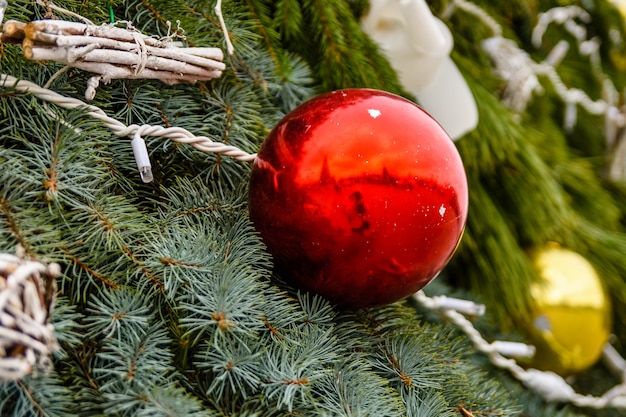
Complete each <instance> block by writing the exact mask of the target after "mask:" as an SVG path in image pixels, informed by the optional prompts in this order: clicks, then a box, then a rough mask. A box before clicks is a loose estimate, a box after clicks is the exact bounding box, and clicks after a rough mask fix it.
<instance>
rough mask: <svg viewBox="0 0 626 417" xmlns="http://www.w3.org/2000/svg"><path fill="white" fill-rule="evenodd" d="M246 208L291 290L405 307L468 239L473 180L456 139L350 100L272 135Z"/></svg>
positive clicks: (305, 108)
mask: <svg viewBox="0 0 626 417" xmlns="http://www.w3.org/2000/svg"><path fill="white" fill-rule="evenodd" d="M249 203H250V218H251V220H252V222H253V223H254V226H255V228H256V229H257V230H258V232H259V233H260V234H261V237H262V239H263V241H264V243H265V244H266V245H267V248H268V250H269V252H270V253H271V254H272V255H273V257H274V262H275V267H276V270H277V272H278V273H279V274H280V275H281V276H282V277H283V278H284V279H286V280H288V281H290V282H293V283H295V284H296V286H298V288H302V289H304V290H307V291H311V292H314V293H317V294H320V295H322V296H324V297H325V298H327V299H329V300H330V301H331V302H334V303H335V304H337V305H340V306H344V307H370V306H375V305H382V304H387V303H391V302H394V301H397V300H400V299H402V298H405V297H407V296H408V295H410V294H412V293H414V292H415V291H417V290H419V289H420V288H422V287H424V286H425V285H426V284H428V283H429V282H430V281H431V280H432V279H433V278H434V277H435V276H436V275H437V274H438V273H439V272H440V271H441V270H442V269H443V268H444V266H445V265H446V264H447V263H448V261H449V260H450V258H451V257H452V255H453V253H454V251H455V249H456V247H457V245H458V242H459V240H460V238H461V235H462V233H463V230H464V228H465V222H466V219H467V209H468V191H467V178H466V175H465V170H464V167H463V163H462V161H461V157H460V156H459V153H458V151H457V149H456V147H455V146H454V143H453V142H452V140H451V139H450V137H449V136H448V135H447V134H446V132H445V131H444V129H443V128H442V127H441V126H440V125H439V124H438V123H437V122H436V121H435V120H434V119H433V118H432V117H431V116H429V115H428V114H427V113H426V112H424V111H423V110H422V109H421V108H419V107H418V106H417V105H415V104H414V103H412V102H410V101H409V100H406V99H404V98H402V97H399V96H396V95H393V94H390V93H386V92H383V91H378V90H372V89H360V88H359V89H356V88H355V89H346V90H339V91H334V92H330V93H326V94H322V95H320V96H318V97H316V98H313V99H311V100H309V101H308V102H306V103H304V104H302V105H300V106H299V107H297V108H296V109H294V110H293V111H292V112H290V113H289V114H287V115H286V116H285V117H284V118H283V119H282V120H281V121H280V122H279V123H278V124H277V125H276V126H275V128H274V129H273V130H272V131H271V133H270V134H269V136H268V137H267V139H266V140H265V142H264V143H263V145H262V146H261V149H260V150H259V153H258V156H257V158H256V160H255V162H254V167H253V169H252V174H251V177H250V193H249Z"/></svg>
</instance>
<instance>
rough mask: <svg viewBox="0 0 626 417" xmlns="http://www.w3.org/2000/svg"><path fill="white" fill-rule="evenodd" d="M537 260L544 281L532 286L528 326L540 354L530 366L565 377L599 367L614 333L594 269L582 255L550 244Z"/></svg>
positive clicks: (603, 291) (537, 267) (603, 292)
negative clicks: (532, 305)
mask: <svg viewBox="0 0 626 417" xmlns="http://www.w3.org/2000/svg"><path fill="white" fill-rule="evenodd" d="M533 261H534V265H535V268H536V269H537V272H538V273H539V276H540V280H539V282H538V283H536V284H535V285H533V287H532V297H533V301H534V305H535V310H534V313H533V316H532V321H531V323H529V326H528V327H529V329H528V332H529V338H530V339H531V340H530V342H531V343H532V344H534V345H535V347H536V349H537V351H536V353H535V356H534V357H533V359H532V360H531V361H530V363H529V364H528V365H529V366H531V367H533V368H537V369H541V370H546V371H552V372H555V373H557V374H559V375H561V376H566V375H570V374H573V373H576V372H579V371H583V370H585V369H587V368H589V367H591V366H592V365H593V364H595V363H596V362H597V361H598V359H599V357H600V355H601V354H602V348H603V347H604V345H605V344H606V342H607V339H608V337H609V334H610V331H611V304H610V300H609V297H608V295H607V293H606V291H605V289H604V287H603V284H602V281H601V279H600V277H599V276H598V274H597V272H596V270H595V269H594V268H593V266H592V265H591V264H590V263H589V262H588V261H587V260H586V259H585V258H584V257H583V256H581V255H579V254H578V253H576V252H573V251H571V250H567V249H564V248H561V247H560V246H558V245H557V244H550V245H548V246H547V247H546V248H544V249H542V250H540V251H537V252H536V253H535V254H534V256H533Z"/></svg>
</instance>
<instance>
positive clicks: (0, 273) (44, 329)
mask: <svg viewBox="0 0 626 417" xmlns="http://www.w3.org/2000/svg"><path fill="white" fill-rule="evenodd" d="M59 272H60V271H59V266H58V264H50V265H48V266H44V265H42V264H41V263H39V262H33V261H26V260H23V259H21V258H20V257H18V256H15V255H10V254H6V253H0V383H3V382H6V381H15V380H19V379H21V378H23V377H24V376H26V375H28V374H30V373H32V372H33V370H34V369H35V368H37V369H41V368H43V369H45V368H47V367H49V366H50V354H51V352H52V351H53V350H54V349H55V348H56V340H55V337H54V329H53V327H52V325H51V324H49V323H48V318H49V316H50V312H51V309H52V304H53V301H54V295H55V294H54V293H55V281H54V278H55V277H56V276H57V275H58V274H59Z"/></svg>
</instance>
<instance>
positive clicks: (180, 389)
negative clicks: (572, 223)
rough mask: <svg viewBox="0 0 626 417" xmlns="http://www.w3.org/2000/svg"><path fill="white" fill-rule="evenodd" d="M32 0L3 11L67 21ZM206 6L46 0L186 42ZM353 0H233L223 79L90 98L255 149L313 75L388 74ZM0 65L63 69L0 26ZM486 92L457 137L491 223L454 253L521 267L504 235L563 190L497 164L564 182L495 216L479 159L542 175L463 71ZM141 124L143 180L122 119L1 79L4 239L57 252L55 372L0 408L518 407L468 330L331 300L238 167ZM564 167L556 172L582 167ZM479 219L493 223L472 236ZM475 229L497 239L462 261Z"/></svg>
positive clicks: (1, 398) (136, 116)
mask: <svg viewBox="0 0 626 417" xmlns="http://www.w3.org/2000/svg"><path fill="white" fill-rule="evenodd" d="M34 3H35V2H31V1H11V2H10V4H9V8H8V9H7V13H6V17H5V19H17V20H20V21H24V22H26V21H29V20H32V19H38V18H42V17H43V16H44V15H46V13H48V14H49V13H52V14H53V15H54V16H55V17H58V18H64V19H71V17H69V16H66V15H62V14H60V12H55V11H54V10H53V9H49V8H47V7H45V6H39V5H36V4H34ZM43 3H44V4H45V2H43ZM213 3H214V2H206V1H197V2H195V1H188V2H183V1H179V0H176V1H166V0H156V1H145V0H144V1H138V0H136V1H131V2H120V1H106V2H104V1H102V2H95V3H94V2H81V1H76V0H68V1H61V2H55V4H57V5H59V6H62V7H64V8H67V9H69V10H72V11H74V12H76V13H80V14H82V15H84V16H86V17H88V18H89V19H91V20H92V21H94V22H97V23H101V22H106V21H108V19H109V7H112V11H113V13H114V15H115V17H116V18H117V19H118V20H129V21H131V22H132V23H133V24H134V25H135V27H136V28H137V29H138V30H141V31H142V32H144V33H149V34H154V35H158V36H166V35H168V31H169V34H170V35H171V30H176V28H178V27H180V28H182V29H184V39H183V38H182V35H183V33H182V32H181V33H179V35H181V37H180V39H179V40H183V41H184V42H187V45H190V46H219V47H223V46H224V44H225V42H224V37H223V33H222V31H221V28H220V26H219V22H218V20H217V18H216V16H215V13H214V9H213V8H214V4H213ZM356 3H357V2H349V1H337V2H335V1H329V0H318V1H314V0H307V1H295V0H280V1H264V0H251V1H245V2H244V1H228V2H226V1H225V2H224V4H223V5H222V7H223V12H224V17H225V21H226V25H227V27H228V33H229V36H230V38H231V40H232V41H233V44H234V46H235V53H234V54H233V55H232V56H226V57H225V63H226V65H227V69H226V71H224V73H223V75H222V77H221V78H219V79H216V80H213V81H211V82H203V83H197V84H194V85H175V86H170V85H166V84H164V83H161V82H160V81H158V80H151V81H147V80H132V81H131V80H112V81H111V83H110V84H107V85H101V86H100V87H99V88H98V91H97V94H96V97H95V99H94V101H93V103H94V104H95V105H97V106H99V107H101V108H102V109H103V110H104V111H105V112H107V114H109V115H111V116H113V117H115V118H116V119H118V120H120V121H122V122H124V123H126V124H138V125H141V124H146V123H150V124H154V125H162V126H179V127H184V128H185V129H187V130H189V131H190V132H192V133H194V134H196V135H198V136H207V137H209V138H211V139H212V140H215V141H219V142H224V143H227V144H229V145H234V146H237V147H239V148H241V149H243V150H245V151H247V152H250V153H253V152H255V151H257V150H258V148H259V146H260V145H261V143H262V142H263V140H264V138H265V137H266V135H267V133H268V132H269V131H270V129H271V128H272V127H273V126H274V125H275V123H276V122H277V121H278V120H279V119H280V118H281V117H282V116H283V115H284V114H285V113H287V112H288V111H290V110H291V109H293V108H294V107H295V106H296V105H298V104H299V103H301V102H302V101H304V100H306V99H308V98H310V97H311V96H312V95H313V94H315V93H316V92H318V91H322V90H325V89H329V88H337V87H352V86H368V87H377V88H384V89H386V90H389V91H395V92H398V93H402V91H401V90H402V89H401V87H399V86H398V83H397V80H396V76H395V74H394V73H393V71H392V70H391V69H390V66H389V64H388V63H387V61H386V60H385V59H384V58H383V57H382V55H380V53H379V52H378V50H377V49H376V48H375V46H374V45H373V43H372V42H371V41H370V40H369V39H368V38H367V37H366V36H365V35H364V34H363V33H362V32H361V31H360V30H359V29H358V20H357V18H356V17H355V16H354V15H353V9H352V8H351V6H354V7H355V9H356ZM360 3H363V2H360ZM167 22H170V26H169V29H168V23H167ZM0 68H1V70H2V72H4V73H10V74H12V75H14V76H17V77H21V78H24V79H28V80H30V81H34V82H36V83H38V84H40V85H43V84H45V83H46V82H47V81H48V80H49V79H50V78H51V77H52V76H53V74H54V73H55V72H56V71H57V70H59V69H60V68H61V66H60V65H59V64H55V63H33V62H29V61H27V60H25V59H24V58H23V57H22V55H21V49H20V47H19V46H18V45H1V46H0ZM89 77H90V74H87V73H84V72H81V71H76V70H68V71H66V72H64V73H62V74H60V75H59V76H58V78H56V79H55V81H54V82H53V83H52V85H51V88H52V89H54V90H56V91H58V92H60V93H62V94H65V95H68V96H73V97H76V98H81V97H82V95H83V91H84V88H85V83H86V81H87V79H88V78H89ZM475 82H476V81H475ZM481 95H484V96H485V97H483V98H484V101H482V102H483V103H488V105H486V106H485V107H486V110H483V117H484V115H485V114H487V116H488V118H489V122H487V123H486V124H484V125H483V127H481V129H483V130H481V132H483V133H485V132H487V133H488V132H491V136H489V140H485V141H484V142H479V141H477V140H476V139H474V141H473V142H471V141H470V142H466V144H462V145H460V148H461V150H462V151H463V152H464V153H466V154H471V155H475V156H476V161H474V160H470V161H469V163H468V172H469V173H470V174H471V173H473V174H474V175H473V176H472V177H471V178H470V180H471V184H476V188H475V189H474V190H473V193H472V194H471V195H472V199H473V200H472V201H475V202H476V206H478V205H479V204H480V203H481V202H483V203H485V202H486V203H485V204H482V205H481V207H480V210H482V212H481V213H477V214H475V217H474V219H480V220H484V223H481V222H476V221H474V222H472V223H470V225H469V227H468V238H467V239H466V241H465V242H466V243H465V246H464V248H467V250H465V251H464V252H462V253H461V256H462V260H463V261H464V262H465V263H472V262H473V265H477V266H478V269H479V270H490V271H496V272H497V273H501V275H506V274H507V273H509V272H510V273H511V274H512V275H515V274H520V271H522V272H524V271H527V269H524V268H527V265H526V264H525V263H524V260H523V259H522V256H521V255H520V253H521V252H520V251H519V248H518V247H517V246H516V243H517V242H516V238H517V237H518V236H519V235H521V236H522V237H524V238H525V239H527V240H529V241H533V239H537V234H538V233H546V232H547V230H544V229H543V228H542V226H543V225H544V223H545V222H546V218H547V214H546V213H552V214H553V215H554V216H557V217H559V218H561V217H565V216H566V214H567V213H566V209H565V206H566V205H567V203H566V201H564V199H563V195H562V194H561V193H560V190H559V189H558V186H557V185H556V184H555V183H554V181H552V182H551V181H548V182H545V181H541V180H542V177H537V178H509V180H508V182H506V183H505V184H504V185H505V186H506V188H505V191H507V192H508V193H510V192H511V190H513V189H516V188H524V187H528V186H529V184H530V185H531V186H533V185H537V184H539V185H541V186H542V187H544V188H547V189H550V190H556V191H555V193H554V195H551V196H550V198H549V199H547V201H545V204H543V205H542V206H541V207H542V209H541V210H540V212H541V214H542V216H538V217H534V218H531V217H528V216H529V213H530V212H531V211H532V210H531V206H532V201H530V202H526V200H524V198H523V196H519V198H517V199H515V200H514V201H516V202H517V203H518V204H517V206H516V210H517V212H518V213H519V214H520V216H524V220H520V221H519V223H516V224H514V225H512V226H511V227H512V228H509V226H510V225H509V224H508V223H507V222H508V221H509V220H507V219H505V218H504V216H503V215H502V214H501V207H499V206H498V205H497V204H496V203H495V202H492V201H491V197H490V196H489V195H488V190H487V189H486V188H487V187H485V186H483V184H482V183H480V181H479V179H480V176H481V175H486V174H485V173H484V172H486V171H488V172H490V173H497V172H501V171H505V170H507V169H513V168H515V169H519V170H522V169H526V168H528V166H531V167H533V172H535V173H538V175H540V176H549V175H550V173H549V170H548V169H547V167H546V166H545V165H544V164H543V162H542V160H541V159H539V157H538V154H537V153H535V151H534V150H533V149H534V148H533V149H530V150H529V149H523V146H521V138H522V136H523V134H522V133H523V131H520V130H519V129H518V128H517V127H516V125H515V123H514V122H513V121H512V117H511V115H510V114H509V113H507V111H506V110H505V109H503V108H502V107H501V106H499V103H498V100H496V99H495V98H494V97H493V96H492V95H491V92H490V91H488V90H486V89H477V96H478V97H481ZM485 111H486V112H487V113H485ZM489 112H491V113H489ZM489 116H493V117H489ZM501 118H502V119H501ZM504 118H508V119H506V120H504ZM503 120H504V121H503ZM492 125H493V126H492ZM493 132H496V133H498V134H502V135H504V136H506V137H505V138H504V139H503V138H499V139H501V140H503V141H504V140H505V139H506V141H505V142H499V141H496V138H497V135H496V134H494V133H493ZM509 134H510V135H509ZM146 141H147V143H148V148H149V150H150V158H151V161H152V165H153V171H154V176H155V180H154V182H152V183H150V184H143V183H141V182H140V180H139V175H138V173H137V170H136V165H135V161H134V158H133V155H132V151H131V148H130V142H129V139H128V138H118V137H115V136H114V135H113V134H112V133H111V132H110V131H109V130H108V129H107V128H106V127H105V126H103V125H102V124H100V123H99V122H97V121H95V120H92V119H91V118H90V117H89V116H88V115H87V114H86V113H85V112H84V111H82V110H80V109H77V110H72V111H66V110H62V109H59V108H57V107H56V106H54V105H52V104H46V105H44V103H43V102H42V101H40V100H38V99H36V98H34V97H33V96H31V95H29V94H18V93H16V92H15V91H14V90H13V89H12V88H11V86H4V87H2V88H0V167H1V168H2V169H0V250H2V251H8V252H12V251H13V250H14V248H15V247H16V246H17V245H19V246H21V247H22V248H23V249H24V251H25V253H26V256H28V257H31V258H35V259H40V260H42V261H46V262H49V261H54V262H58V263H60V264H61V265H62V269H63V272H62V276H61V277H60V278H59V280H58V289H59V293H58V298H57V303H56V309H55V310H54V313H53V315H52V323H53V324H54V325H55V329H56V334H57V339H58V342H59V349H58V351H57V352H55V354H54V357H53V362H54V369H53V370H52V371H49V372H48V373H43V372H36V373H34V374H33V375H32V376H28V377H26V378H24V379H23V380H20V381H15V382H6V383H3V384H1V385H0V415H2V416H20V417H21V416H35V415H37V416H59V417H61V416H63V417H67V416H81V417H82V416H104V415H106V416H193V417H196V416H198V417H200V416H220V417H221V416H229V417H230V416H232V417H235V416H240V417H243V416H250V417H252V416H257V417H260V416H264V417H269V416H289V415H305V416H354V417H357V416H358V417H367V416H372V417H383V416H389V417H396V416H398V417H399V416H410V417H435V416H445V417H449V416H454V415H458V414H459V413H460V412H461V410H462V409H464V410H474V413H475V414H474V415H498V416H505V415H516V414H517V413H518V412H519V410H520V408H519V407H518V406H517V404H516V401H515V400H514V399H513V398H512V396H511V395H510V393H509V392H508V391H507V389H504V388H503V387H502V386H501V385H500V384H499V383H498V382H497V381H496V380H493V379H491V377H490V376H489V375H487V374H485V372H484V370H483V368H484V367H482V366H478V365H476V364H475V363H473V362H472V360H471V354H472V352H471V349H470V348H469V346H468V345H467V343H466V342H465V341H464V340H463V339H459V338H458V335H457V334H456V333H455V332H454V331H452V330H451V329H450V328H449V327H447V326H445V325H441V324H432V323H423V322H420V321H419V318H418V316H417V313H416V311H415V309H414V308H413V307H412V306H410V305H409V304H408V303H396V304H393V305H390V306H387V307H381V308H376V309H370V310H359V311H341V310H339V309H336V308H335V307H333V306H332V305H330V304H329V303H328V302H326V301H325V300H323V299H322V298H320V297H317V296H313V295H311V294H303V293H300V292H298V291H297V290H296V289H293V288H290V287H289V285H288V284H286V283H284V282H283V281H282V280H281V278H280V277H275V276H273V271H272V259H271V257H270V255H269V254H268V253H267V251H266V250H265V247H264V245H263V243H262V241H261V239H260V237H259V236H258V234H257V233H256V232H255V230H254V228H253V226H252V224H251V223H250V221H249V219H248V215H247V203H248V202H247V178H248V175H249V173H250V165H249V164H247V163H243V162H238V161H235V160H233V159H232V158H228V157H223V156H218V155H214V154H207V153H204V152H201V151H199V150H197V149H196V148H194V147H192V146H190V145H185V144H180V143H176V142H173V141H170V140H167V139H163V138H153V137H147V138H146ZM477 142H478V143H477ZM472 143H473V144H474V146H473V147H470V145H469V144H472ZM464 147H469V149H464ZM472 152H473V153H472ZM511 155H514V156H511ZM477 161H480V162H477ZM481 164H482V165H481ZM507 164H508V165H507ZM479 165H480V167H479ZM503 165H505V166H504V167H503ZM479 168H480V169H481V170H485V171H481V173H480V174H479V173H477V171H478V169H479ZM576 168H577V167H576V166H573V167H571V170H569V171H567V172H566V173H565V174H563V177H564V178H578V177H577V174H580V175H582V176H584V175H585V173H587V172H588V171H585V170H584V169H583V170H582V171H581V170H577V169H576ZM578 168H580V167H578ZM580 175H579V176H580ZM546 184H547V185H546ZM488 185H489V186H491V188H492V189H493V188H496V185H494V184H488ZM589 206H591V207H596V206H595V205H594V204H589ZM596 208H597V207H596ZM616 213H617V212H615V213H613V218H615V217H617V216H618V214H616ZM493 219H495V220H496V223H495V225H494V222H493ZM514 231H517V234H516V233H514ZM595 231H597V229H594V228H592V227H591V226H590V227H589V229H587V232H588V233H589V234H590V235H593V233H594V232H595ZM522 232H523V233H522ZM524 233H526V234H527V235H528V236H526V235H525V234H524ZM485 235H489V236H491V237H490V239H488V240H486V241H480V239H479V238H480V237H481V236H485ZM541 237H542V238H544V237H545V236H544V235H543V234H542V235H541ZM618 240H619V239H618ZM503 246H504V247H505V248H504V249H503V248H502V247H503ZM485 247H487V248H489V251H492V250H493V251H494V252H498V251H499V252H498V253H501V254H502V253H505V254H506V255H507V256H506V257H505V256H502V257H500V258H497V257H496V258H495V259H494V258H489V257H488V256H486V255H485V256H482V257H478V258H477V259H475V258H473V254H474V255H475V254H476V253H477V252H480V251H481V250H482V249H484V248H485ZM616 247H618V248H619V247H620V246H619V245H618V246H616ZM507 248H509V249H511V248H513V249H511V250H510V251H507V250H506V249H507ZM618 254H619V251H618V250H615V252H614V254H613V255H614V256H615V257H617V256H618ZM508 255H511V256H512V257H511V258H509V257H508ZM481 277H482V276H481ZM528 282H529V281H528V280H525V281H524V280H521V281H520V282H519V283H517V284H515V286H514V287H513V288H514V289H515V290H516V291H514V293H515V294H514V295H513V296H511V300H508V301H507V303H506V306H514V310H515V312H518V311H524V309H525V308H526V307H527V306H526V304H525V301H527V300H525V299H524V298H523V297H522V296H521V295H519V294H521V293H524V290H525V289H527V284H528ZM503 286H505V284H503ZM495 288H500V287H495ZM487 293H488V294H491V293H489V292H488V291H487ZM567 413H568V412H567V411H563V412H562V413H561V414H559V415H563V417H565V416H566V415H568V414H567Z"/></svg>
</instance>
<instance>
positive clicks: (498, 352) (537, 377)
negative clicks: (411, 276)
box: [413, 291, 626, 409]
mask: <svg viewBox="0 0 626 417" xmlns="http://www.w3.org/2000/svg"><path fill="white" fill-rule="evenodd" d="M413 299H415V300H416V301H417V302H418V303H419V305H421V306H422V307H424V308H426V309H428V310H431V311H435V312H438V313H439V314H440V315H442V316H443V317H444V318H446V319H447V320H449V321H451V322H452V323H454V325H456V326H457V327H458V328H459V329H460V330H461V331H462V332H463V333H465V335H466V336H467V337H468V338H469V339H470V341H471V342H472V344H473V345H474V348H475V349H476V350H477V351H479V352H482V353H484V354H485V355H487V357H488V358H489V361H490V362H491V363H492V364H493V365H494V366H496V367H498V368H501V369H504V370H507V371H508V372H510V373H511V375H513V376H514V377H515V378H516V379H517V380H519V381H521V382H522V383H523V384H524V385H525V386H526V387H527V388H529V389H531V390H533V391H534V392H536V393H537V394H538V395H540V396H541V397H542V398H543V399H545V400H546V401H552V402H567V403H571V404H573V405H576V406H578V407H587V408H595V409H601V408H608V407H615V408H626V361H624V359H623V358H622V357H621V356H620V355H619V353H618V352H617V351H615V349H613V347H612V346H611V345H608V344H607V345H606V347H605V348H604V352H603V354H604V355H603V358H604V360H605V361H607V362H608V365H609V367H610V368H612V370H613V371H614V372H615V373H616V374H618V375H619V376H620V379H621V383H620V384H619V385H617V386H615V387H613V388H612V389H610V390H608V391H607V392H606V393H605V394H604V395H603V396H601V397H594V396H590V395H582V394H578V393H576V392H575V390H574V389H573V388H572V387H571V386H570V385H569V384H568V383H567V382H566V381H565V379H563V378H562V377H561V376H560V375H557V374H555V373H553V372H547V371H540V370H537V369H524V368H522V367H521V366H520V365H518V363H517V362H516V361H515V360H514V359H512V358H509V357H506V356H515V357H524V356H532V354H534V349H533V348H532V347H531V346H528V345H524V344H522V343H514V342H500V341H496V342H493V343H489V342H488V341H487V340H485V339H484V338H483V337H482V335H481V334H480V332H479V331H478V330H477V329H476V328H475V327H474V325H473V324H472V322H471V321H470V320H469V319H467V318H466V317H465V316H464V315H463V314H468V315H470V316H475V315H477V313H480V312H484V306H483V305H481V304H477V305H475V306H474V307H472V306H471V302H470V301H465V300H462V301H463V303H462V305H464V307H463V310H462V312H459V311H458V310H456V309H455V308H454V307H455V306H456V305H459V300H456V299H452V298H449V297H445V296H438V297H432V298H431V297H428V296H427V295H426V294H425V293H424V292H423V291H418V292H417V293H415V294H414V295H413ZM468 303H470V304H468ZM462 313H463V314H462Z"/></svg>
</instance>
